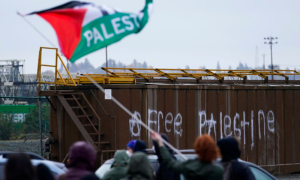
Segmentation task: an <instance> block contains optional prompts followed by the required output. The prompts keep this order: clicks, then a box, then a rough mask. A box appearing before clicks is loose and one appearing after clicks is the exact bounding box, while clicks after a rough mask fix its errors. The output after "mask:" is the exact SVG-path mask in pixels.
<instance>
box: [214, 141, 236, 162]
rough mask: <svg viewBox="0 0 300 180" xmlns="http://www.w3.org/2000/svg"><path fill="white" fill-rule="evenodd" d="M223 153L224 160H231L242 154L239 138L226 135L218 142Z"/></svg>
mask: <svg viewBox="0 0 300 180" xmlns="http://www.w3.org/2000/svg"><path fill="white" fill-rule="evenodd" d="M217 144H218V146H219V149H220V151H221V155H222V161H230V160H233V159H237V158H239V157H240V156H241V150H240V148H239V140H238V139H236V138H234V137H226V138H223V139H220V140H219V141H218V142H217Z"/></svg>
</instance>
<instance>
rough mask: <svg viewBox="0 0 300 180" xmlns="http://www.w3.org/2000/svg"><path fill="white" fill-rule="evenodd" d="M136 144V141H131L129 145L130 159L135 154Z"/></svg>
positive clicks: (128, 153)
mask: <svg viewBox="0 0 300 180" xmlns="http://www.w3.org/2000/svg"><path fill="white" fill-rule="evenodd" d="M135 144H136V140H131V141H130V142H129V143H128V144H127V151H126V153H127V155H128V156H129V157H130V156H131V155H132V154H133V149H134V147H135Z"/></svg>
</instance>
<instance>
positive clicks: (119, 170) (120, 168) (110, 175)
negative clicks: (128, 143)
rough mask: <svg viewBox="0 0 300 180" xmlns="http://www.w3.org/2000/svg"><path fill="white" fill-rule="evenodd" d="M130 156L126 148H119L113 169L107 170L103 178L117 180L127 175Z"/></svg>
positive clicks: (104, 179)
mask: <svg viewBox="0 0 300 180" xmlns="http://www.w3.org/2000/svg"><path fill="white" fill-rule="evenodd" d="M128 163H129V157H128V155H127V153H126V151H124V150H119V151H117V152H116V153H115V155H114V162H113V164H112V166H111V169H110V170H109V171H107V172H106V173H105V174H104V176H103V180H116V179H122V178H125V177H126V174H127V170H128Z"/></svg>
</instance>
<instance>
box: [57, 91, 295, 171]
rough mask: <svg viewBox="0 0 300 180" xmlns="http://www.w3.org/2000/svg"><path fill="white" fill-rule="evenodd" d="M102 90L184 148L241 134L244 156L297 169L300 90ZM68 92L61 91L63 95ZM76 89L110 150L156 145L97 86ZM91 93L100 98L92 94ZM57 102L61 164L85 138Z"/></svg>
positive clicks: (270, 167)
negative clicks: (200, 139)
mask: <svg viewBox="0 0 300 180" xmlns="http://www.w3.org/2000/svg"><path fill="white" fill-rule="evenodd" d="M103 87H104V88H107V89H112V95H113V96H114V97H115V98H116V99H117V100H119V101H120V102H121V103H122V104H123V105H124V106H125V107H126V108H128V109H129V110H130V111H131V112H132V113H135V114H137V116H138V117H140V118H141V120H142V121H143V122H145V123H146V124H148V125H149V126H150V127H151V128H152V129H154V130H156V131H159V132H162V133H165V134H167V135H168V136H169V138H170V142H171V143H172V144H173V145H174V146H175V147H177V148H179V149H191V148H193V142H194V140H195V138H196V137H197V136H199V135H201V134H204V133H209V134H210V135H212V136H213V137H214V138H215V139H216V140H218V139H220V138H223V137H226V136H237V137H239V138H240V139H241V147H242V156H241V158H242V159H244V160H246V159H248V160H249V161H250V162H254V163H256V164H258V165H261V166H263V167H265V168H266V169H268V170H269V171H272V172H275V173H283V172H293V171H294V169H296V168H295V167H297V165H296V164H295V163H300V155H298V153H297V152H298V151H299V149H300V145H299V143H298V141H299V139H300V132H299V130H298V129H299V128H300V123H299V122H300V116H299V115H300V114H299V113H300V112H299V111H298V109H299V105H300V99H299V98H300V87H298V86H274V87H273V86H254V85H251V86H226V85H222V86H221V85H218V86H215V85H201V86H194V85H192V86H188V85H103ZM64 88H65V87H58V91H59V89H64ZM68 89H70V88H68ZM72 89H73V90H75V91H78V92H84V93H85V94H86V96H87V97H88V98H89V101H90V103H91V104H92V105H93V106H94V109H95V110H96V111H97V113H98V115H99V116H100V118H101V129H102V130H101V131H102V132H104V136H103V138H102V140H104V141H110V145H109V146H107V147H106V149H115V148H116V149H125V148H126V144H127V143H128V141H129V140H131V139H142V140H144V141H146V142H147V144H148V147H152V142H151V139H150V137H149V133H148V132H147V131H146V130H145V129H144V128H143V127H141V126H139V125H138V124H137V123H136V122H135V121H134V120H133V119H132V118H131V117H129V115H128V114H126V113H125V112H124V111H123V110H122V109H121V108H119V107H118V106H117V105H116V104H114V103H113V102H112V101H111V100H105V99H104V94H103V93H102V92H100V90H98V89H95V87H94V86H82V87H72ZM91 90H92V91H93V92H94V93H95V96H96V98H95V97H93V96H92V95H91ZM52 99H53V100H54V101H55V102H56V103H57V108H58V109H57V111H56V112H55V111H53V110H52V111H51V131H53V132H54V137H56V138H57V139H58V140H59V142H58V144H57V145H53V147H52V149H51V151H52V153H53V154H57V156H58V160H62V159H63V158H64V156H65V155H66V153H67V151H68V148H69V146H70V145H71V143H73V142H74V141H76V140H80V139H82V136H81V135H80V133H79V131H78V130H77V128H76V126H74V123H72V120H71V119H70V117H69V116H68V114H67V113H66V111H65V110H63V109H62V108H61V105H60V104H59V101H58V100H55V98H52ZM100 104H101V106H100ZM102 106H103V108H102ZM106 113H107V114H106ZM114 121H116V124H115V122H114ZM288 164H289V165H288Z"/></svg>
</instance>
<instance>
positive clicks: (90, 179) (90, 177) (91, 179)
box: [80, 174, 100, 180]
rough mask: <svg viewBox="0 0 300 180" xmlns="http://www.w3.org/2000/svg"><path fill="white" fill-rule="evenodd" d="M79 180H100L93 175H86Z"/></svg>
mask: <svg viewBox="0 0 300 180" xmlns="http://www.w3.org/2000/svg"><path fill="white" fill-rule="evenodd" d="M80 180H100V179H99V178H98V176H96V175H95V174H88V175H86V176H84V177H82V178H81V179H80Z"/></svg>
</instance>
